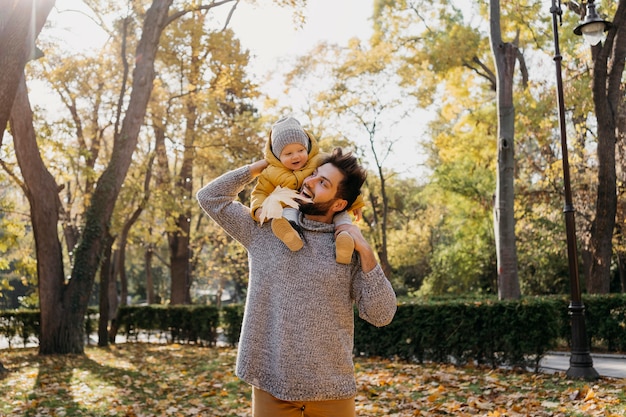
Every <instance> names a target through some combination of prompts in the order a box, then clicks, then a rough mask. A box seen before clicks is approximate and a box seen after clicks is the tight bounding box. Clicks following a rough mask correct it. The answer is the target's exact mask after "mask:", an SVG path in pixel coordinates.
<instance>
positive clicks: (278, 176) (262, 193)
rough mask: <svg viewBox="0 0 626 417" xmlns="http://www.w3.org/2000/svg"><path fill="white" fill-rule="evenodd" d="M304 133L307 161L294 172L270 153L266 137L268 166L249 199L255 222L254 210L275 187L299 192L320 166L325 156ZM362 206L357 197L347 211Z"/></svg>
mask: <svg viewBox="0 0 626 417" xmlns="http://www.w3.org/2000/svg"><path fill="white" fill-rule="evenodd" d="M305 132H306V134H307V136H308V137H309V141H310V147H309V159H308V161H307V163H306V164H305V165H304V167H302V168H301V169H299V170H296V171H292V170H290V169H288V168H286V167H285V166H284V165H283V164H282V162H280V159H278V158H277V157H276V156H275V155H274V154H273V153H272V143H271V140H272V139H271V137H268V139H267V143H266V144H265V151H264V153H265V159H266V160H267V162H268V163H269V165H268V166H267V168H265V169H264V170H263V172H261V175H260V176H259V177H258V181H257V183H256V185H255V186H254V189H253V190H252V196H251V199H250V213H251V214H252V217H253V218H254V219H255V220H257V221H258V220H259V219H258V217H257V216H256V214H255V213H256V210H257V209H258V208H260V207H261V205H262V204H263V202H264V201H265V199H266V198H267V196H268V195H270V194H271V193H272V191H274V190H275V189H276V187H278V186H279V185H280V186H281V187H283V188H290V189H292V190H299V189H300V187H302V182H303V181H304V179H305V178H306V177H308V176H309V175H311V174H313V171H315V169H316V168H317V167H318V166H320V164H321V162H322V160H323V159H324V158H325V157H326V156H327V154H325V153H323V152H320V149H319V144H318V142H317V139H315V137H314V136H313V135H312V134H311V133H310V132H309V131H307V130H305ZM363 206H365V203H364V202H363V198H362V197H361V196H360V195H359V197H358V198H357V199H356V201H355V202H354V204H352V206H351V207H350V209H349V211H353V210H356V209H358V208H361V207H363Z"/></svg>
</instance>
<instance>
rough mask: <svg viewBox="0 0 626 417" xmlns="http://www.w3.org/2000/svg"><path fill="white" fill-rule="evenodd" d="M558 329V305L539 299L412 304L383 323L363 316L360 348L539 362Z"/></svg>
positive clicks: (443, 358)
mask: <svg viewBox="0 0 626 417" xmlns="http://www.w3.org/2000/svg"><path fill="white" fill-rule="evenodd" d="M558 329H559V315H558V314H557V312H556V310H555V308H554V304H553V303H544V302H542V301H541V300H536V299H528V300H522V301H485V302H479V301H475V302H463V301H461V302H445V303H441V302H437V303H425V304H407V305H400V306H399V307H398V312H397V313H396V316H395V318H394V320H393V321H392V323H391V324H390V325H388V326H385V327H382V328H376V327H374V326H371V325H369V324H368V323H366V322H364V321H363V320H357V321H356V329H355V353H357V354H361V355H366V356H385V357H399V358H402V359H404V360H410V361H418V362H424V361H434V362H453V363H466V362H468V361H476V362H478V363H486V364H490V365H491V366H493V367H496V366H501V365H508V366H520V367H526V366H529V365H534V366H537V364H538V363H539V360H540V359H541V356H542V355H544V354H545V352H546V351H547V350H549V349H550V348H552V347H553V346H554V343H555V340H556V339H557V336H558Z"/></svg>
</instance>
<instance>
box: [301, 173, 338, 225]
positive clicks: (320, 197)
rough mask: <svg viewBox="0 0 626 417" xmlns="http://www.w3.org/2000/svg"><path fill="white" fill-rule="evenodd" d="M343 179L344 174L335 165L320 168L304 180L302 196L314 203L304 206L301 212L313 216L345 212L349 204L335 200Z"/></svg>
mask: <svg viewBox="0 0 626 417" xmlns="http://www.w3.org/2000/svg"><path fill="white" fill-rule="evenodd" d="M342 179H343V174H342V173H341V171H339V170H338V169H337V168H336V167H335V166H334V165H332V164H324V165H321V166H319V167H318V168H317V169H316V170H315V172H313V174H311V175H310V176H308V177H306V178H305V179H304V182H303V184H302V190H301V194H302V195H303V196H305V197H307V198H309V199H311V200H312V201H313V202H312V203H304V204H302V205H301V206H300V211H302V212H303V213H304V214H311V215H327V214H331V215H333V214H334V213H336V212H338V211H341V210H343V208H344V207H345V205H346V203H347V202H346V201H345V200H343V199H337V198H335V195H336V194H337V187H338V186H339V183H340V182H341V180H342Z"/></svg>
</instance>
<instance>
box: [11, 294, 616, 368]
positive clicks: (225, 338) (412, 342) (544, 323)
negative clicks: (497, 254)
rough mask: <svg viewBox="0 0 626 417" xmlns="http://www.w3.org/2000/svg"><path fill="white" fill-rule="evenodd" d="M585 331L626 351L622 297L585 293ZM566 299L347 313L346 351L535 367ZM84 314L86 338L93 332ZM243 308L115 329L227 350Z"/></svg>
mask: <svg viewBox="0 0 626 417" xmlns="http://www.w3.org/2000/svg"><path fill="white" fill-rule="evenodd" d="M584 303H585V307H586V310H585V319H586V330H587V336H588V338H589V344H590V346H591V348H592V349H591V350H592V351H594V349H601V350H603V351H609V352H616V351H618V352H625V351H626V294H611V295H585V297H584ZM568 304H569V300H568V299H567V297H565V296H549V297H527V298H526V297H525V298H522V299H521V300H516V301H497V300H457V301H455V300H437V301H430V302H420V303H415V304H401V305H399V306H398V311H397V313H396V316H395V317H394V319H393V321H392V323H391V324H390V325H388V326H385V327H382V328H376V327H374V326H372V325H370V324H368V323H366V322H365V321H363V320H361V319H359V318H358V313H357V312H356V311H355V337H354V352H355V354H357V355H365V356H382V357H389V358H399V359H403V360H409V361H416V362H424V361H435V362H452V363H467V362H470V361H474V362H476V363H482V364H488V365H491V366H493V367H496V366H511V367H528V366H533V367H537V366H538V364H539V361H540V359H541V357H542V356H543V355H544V354H545V353H546V352H547V351H548V350H550V349H554V348H555V347H556V346H557V344H558V345H563V344H566V345H567V344H569V341H570V336H571V327H570V323H569V311H568ZM95 313H97V312H96V311H95V310H90V315H89V316H88V317H87V319H86V323H85V329H86V333H87V334H91V332H92V331H95V329H97V315H96V314H95ZM242 318H243V306H241V305H232V306H226V307H223V308H221V309H218V308H217V307H214V306H199V305H191V306H185V305H176V306H162V305H150V306H124V307H121V308H120V310H119V312H118V316H117V319H116V320H117V324H118V328H119V331H120V332H121V333H124V334H125V335H126V337H127V338H128V340H140V339H139V338H140V336H141V335H144V336H145V335H147V336H148V338H149V337H150V336H151V335H156V336H158V337H159V340H163V339H165V341H167V342H170V343H171V342H183V343H198V344H203V345H208V346H215V345H216V344H217V342H218V336H219V335H220V334H221V335H222V339H220V341H222V342H224V343H226V344H229V345H231V346H235V345H236V344H237V342H238V340H239V333H240V331H241V322H242ZM38 333H39V313H38V312H37V311H32V310H31V311H14V310H13V311H0V334H1V335H3V336H4V337H6V338H8V339H9V342H11V341H12V340H15V339H21V340H24V341H28V340H31V341H33V340H34V341H36V340H37V336H38Z"/></svg>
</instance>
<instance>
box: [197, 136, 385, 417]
mask: <svg viewBox="0 0 626 417" xmlns="http://www.w3.org/2000/svg"><path fill="white" fill-rule="evenodd" d="M266 166H267V161H265V160H262V161H257V162H254V163H252V164H250V165H248V166H244V167H241V168H239V169H236V170H234V171H231V172H228V173H226V174H224V175H222V176H221V177H219V178H217V179H215V180H214V181H212V182H211V183H209V184H208V185H207V186H205V187H204V188H202V189H201V190H200V191H199V192H198V194H197V198H198V201H199V203H200V206H201V207H202V208H203V209H204V210H205V212H206V213H207V214H208V215H209V216H210V217H211V218H213V219H214V220H215V221H216V222H217V223H218V224H219V225H220V226H221V227H223V228H224V230H226V231H227V232H228V233H229V234H230V235H231V236H232V237H233V238H235V239H236V240H237V241H239V242H240V243H241V244H242V245H243V246H244V247H245V248H246V249H247V251H248V261H249V272H250V278H249V283H248V294H247V300H246V309H245V312H244V318H243V326H242V330H241V337H240V340H239V351H238V355H237V371H236V372H237V375H238V376H239V377H240V378H241V379H242V380H244V381H246V382H248V383H249V384H250V385H252V387H253V393H252V414H253V416H254V417H281V416H294V417H295V416H298V417H301V416H306V417H318V416H319V417H322V416H323V417H330V416H333V417H353V416H354V415H355V403H354V397H355V394H356V383H355V378H354V367H353V362H352V349H353V343H354V341H353V340H354V310H353V305H354V304H356V306H357V308H358V310H359V316H360V317H361V318H363V319H365V320H367V321H368V322H370V323H372V324H373V325H375V326H384V325H387V324H389V323H390V322H391V320H392V318H393V316H394V314H395V311H396V297H395V293H394V291H393V289H392V287H391V284H390V283H389V281H388V280H387V279H386V277H385V275H384V274H383V271H382V269H381V267H380V265H378V262H377V261H376V258H375V255H374V252H373V250H372V248H371V247H370V245H369V244H368V243H367V241H366V240H365V239H364V237H363V235H362V234H361V232H360V230H359V229H358V227H356V226H354V225H341V226H337V229H336V230H334V226H333V224H332V219H333V216H334V215H335V213H338V212H341V211H343V210H345V209H346V208H347V207H349V206H350V205H351V204H352V203H353V202H354V200H355V199H356V197H357V196H358V195H359V193H360V187H361V185H362V184H363V182H364V181H365V170H364V169H363V168H362V167H360V166H359V164H358V163H357V160H356V158H355V157H354V156H352V155H351V154H350V153H348V154H343V152H342V151H341V149H339V148H337V149H335V151H334V152H333V153H332V154H331V155H330V156H328V157H327V158H326V159H325V160H324V161H322V164H321V165H320V166H319V167H318V168H317V170H316V171H315V172H314V173H313V174H312V175H311V176H309V177H307V178H306V179H305V180H304V182H303V187H302V190H301V195H302V196H303V197H306V198H308V199H310V200H311V201H312V202H311V203H302V204H301V207H300V211H301V213H300V217H299V219H298V222H297V226H298V228H299V229H300V230H301V233H302V238H303V240H304V241H305V244H304V247H303V248H302V249H301V250H299V251H297V252H292V251H290V250H289V249H288V248H287V247H286V246H285V245H284V244H283V243H282V242H281V241H280V240H279V239H278V238H276V236H274V234H273V233H272V230H271V228H270V226H269V225H268V224H267V223H266V224H264V225H263V226H259V225H258V223H257V222H255V221H254V219H253V218H252V216H251V215H250V211H249V208H248V207H246V206H244V205H242V204H241V203H239V202H237V201H235V199H236V198H237V194H238V193H239V192H240V191H241V190H242V189H243V187H244V186H245V185H246V184H248V183H250V182H251V181H252V180H253V179H254V178H256V177H257V176H258V175H259V174H260V173H261V171H262V170H263V169H264V168H265V167H266ZM341 231H345V232H347V233H349V234H350V235H351V236H352V238H353V239H354V250H355V253H356V254H357V256H353V258H352V262H351V263H350V264H347V265H345V264H340V263H337V262H335V256H334V253H333V252H334V250H335V245H334V242H333V240H334V236H335V234H338V233H339V232H341Z"/></svg>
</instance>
